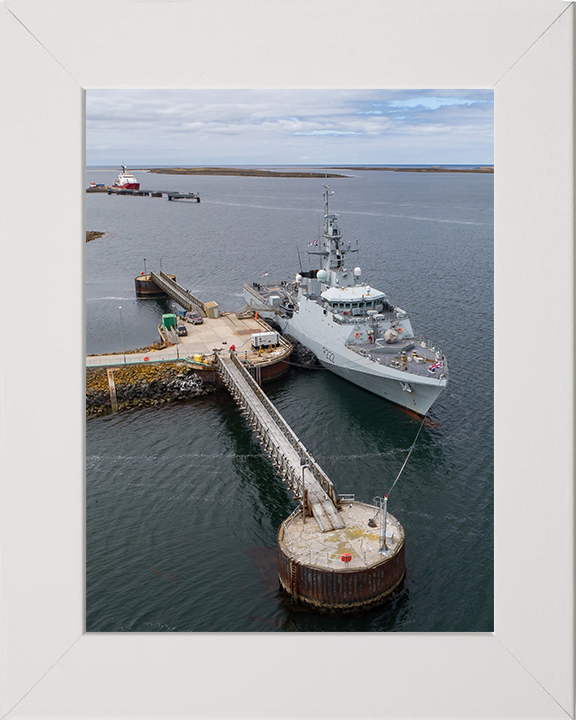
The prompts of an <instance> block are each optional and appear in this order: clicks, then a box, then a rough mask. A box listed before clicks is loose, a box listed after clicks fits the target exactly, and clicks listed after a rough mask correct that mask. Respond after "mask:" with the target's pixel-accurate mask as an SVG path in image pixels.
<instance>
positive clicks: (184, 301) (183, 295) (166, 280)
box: [150, 270, 206, 317]
mask: <svg viewBox="0 0 576 720" xmlns="http://www.w3.org/2000/svg"><path fill="white" fill-rule="evenodd" d="M150 277H151V279H152V280H153V281H154V282H155V283H156V285H158V287H159V288H160V290H163V291H164V292H165V293H166V295H169V296H170V297H171V298H172V300H174V301H175V302H177V303H178V305H180V306H181V307H183V308H184V310H197V311H198V312H199V313H200V315H202V317H206V307H205V306H204V303H203V302H202V301H201V300H198V298H196V297H194V295H192V293H191V292H189V291H188V290H186V289H185V288H183V287H182V285H178V283H177V282H176V280H172V278H171V277H170V276H169V275H166V273H165V272H162V270H160V272H159V273H155V272H151V273H150Z"/></svg>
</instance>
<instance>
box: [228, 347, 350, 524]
mask: <svg viewBox="0 0 576 720" xmlns="http://www.w3.org/2000/svg"><path fill="white" fill-rule="evenodd" d="M216 357H217V361H218V372H219V374H220V376H221V377H222V379H223V381H224V384H225V385H226V387H227V388H228V390H229V391H230V393H231V394H232V397H233V398H234V399H235V400H236V402H237V403H238V405H239V406H240V409H241V410H242V412H243V414H244V416H245V417H246V419H247V420H248V422H249V424H250V426H251V427H252V430H253V431H254V433H255V434H256V436H257V437H258V439H259V440H260V443H261V444H262V446H263V447H264V450H265V451H266V452H267V453H268V455H269V456H270V458H271V459H272V462H273V463H274V464H275V465H276V467H277V468H278V471H279V473H280V474H281V475H283V476H284V477H285V478H286V480H287V481H288V484H289V486H290V488H291V489H292V490H293V491H294V493H295V498H296V499H298V500H300V503H301V506H302V508H303V511H304V517H306V516H310V515H313V516H314V519H315V520H316V522H317V523H318V526H319V528H320V530H321V531H322V532H329V531H330V530H339V529H341V528H343V527H345V524H344V522H343V521H342V517H341V515H340V513H339V512H338V507H339V505H340V498H339V497H338V494H337V493H336V490H335V488H334V485H333V484H332V482H331V481H330V479H329V478H328V476H327V475H326V473H325V472H324V471H323V470H322V468H321V467H320V466H319V465H318V463H317V462H316V461H315V460H314V458H313V457H312V455H311V454H310V453H309V452H308V450H307V449H306V448H305V447H304V445H303V444H302V443H301V442H300V440H299V439H298V437H297V435H296V433H295V432H294V431H293V430H292V428H291V427H290V426H289V425H288V423H287V422H286V421H285V420H284V418H283V417H282V415H280V413H279V412H278V410H276V408H275V407H274V405H273V404H272V403H271V402H270V400H269V399H268V397H267V396H266V394H265V393H264V391H263V390H262V388H260V387H259V385H258V384H257V383H256V382H255V380H254V379H253V378H252V376H251V374H250V372H249V371H248V370H247V369H246V368H245V367H244V365H243V364H242V363H241V362H240V360H239V359H238V356H237V355H236V354H235V353H234V352H232V353H230V354H229V355H228V354H221V353H216Z"/></svg>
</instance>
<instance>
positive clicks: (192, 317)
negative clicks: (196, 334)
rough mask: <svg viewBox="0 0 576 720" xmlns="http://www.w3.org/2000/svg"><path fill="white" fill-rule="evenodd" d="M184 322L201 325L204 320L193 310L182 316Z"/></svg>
mask: <svg viewBox="0 0 576 720" xmlns="http://www.w3.org/2000/svg"><path fill="white" fill-rule="evenodd" d="M184 320H186V322H189V323H192V324H193V325H202V323H203V322H204V318H203V317H202V316H201V315H200V313H197V312H195V311H194V310H189V311H188V312H187V313H186V315H184Z"/></svg>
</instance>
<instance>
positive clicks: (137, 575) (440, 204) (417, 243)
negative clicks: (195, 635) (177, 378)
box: [86, 170, 494, 632]
mask: <svg viewBox="0 0 576 720" xmlns="http://www.w3.org/2000/svg"><path fill="white" fill-rule="evenodd" d="M116 174H117V173H115V172H112V171H103V170H99V171H98V170H91V171H88V172H87V180H88V182H90V181H91V180H94V181H96V182H104V183H106V184H108V185H111V184H112V182H113V180H114V178H115V176H116ZM134 174H135V175H137V177H138V180H140V182H141V189H159V190H162V189H164V190H177V191H180V192H199V193H200V195H201V198H202V202H201V203H199V204H197V203H191V202H186V201H179V202H174V201H173V202H168V201H167V199H166V198H165V197H164V198H162V199H160V198H151V197H129V196H108V195H107V194H88V195H87V196H86V205H87V211H86V214H87V229H88V230H99V231H103V232H104V233H105V235H104V236H103V237H102V238H100V239H98V240H95V241H92V242H90V243H88V244H87V245H86V352H87V353H103V352H121V351H122V350H123V348H124V347H126V349H128V348H136V347H143V346H145V345H148V344H150V343H152V342H154V341H155V340H157V338H158V332H157V325H158V322H159V320H160V316H161V315H162V314H163V313H165V312H170V311H172V310H176V309H177V308H176V306H175V305H173V304H172V302H171V301H170V300H168V299H165V300H142V299H137V298H136V297H135V293H134V278H135V277H136V276H137V275H139V274H140V273H141V272H143V271H144V269H146V271H147V272H148V271H150V270H155V271H158V270H160V269H163V270H164V272H167V273H172V274H174V275H176V277H177V280H178V282H179V283H180V284H182V285H183V286H184V287H186V288H189V289H190V290H191V291H192V293H193V294H194V295H196V296H197V297H200V298H201V299H202V300H204V301H210V300H215V301H216V302H217V303H218V304H219V306H220V308H221V309H223V310H235V309H238V308H239V307H241V306H242V305H243V304H244V299H243V296H242V283H243V282H247V283H251V282H253V281H262V276H263V275H264V273H265V272H267V271H268V276H267V278H269V279H271V280H280V279H285V278H288V277H293V276H294V274H295V273H296V272H297V271H298V270H299V269H300V262H301V264H302V267H303V269H304V270H306V269H309V268H315V267H318V265H317V262H318V260H317V258H316V257H314V256H308V254H307V252H306V250H307V247H308V244H309V243H310V242H311V241H312V239H313V238H314V237H315V236H316V235H318V233H319V231H320V228H321V225H322V214H323V200H322V194H323V184H324V180H323V179H304V178H257V177H216V176H183V177H182V176H174V175H158V174H149V173H144V172H136V171H135V173H134ZM349 174H350V176H351V177H349V178H344V179H331V180H330V181H329V182H330V188H331V190H333V191H334V195H333V196H331V198H330V210H331V211H333V212H336V213H339V214H340V216H341V220H340V228H341V230H342V233H343V237H344V239H345V240H346V241H348V240H349V241H350V242H351V247H352V249H353V250H356V249H358V252H357V253H354V254H351V255H350V256H349V258H350V262H349V264H350V265H351V266H356V265H358V266H360V267H361V269H362V277H363V279H364V280H365V281H366V282H368V283H369V284H371V285H373V286H374V287H376V288H378V289H381V290H383V291H385V292H386V293H387V294H388V296H389V299H390V301H391V302H392V303H393V304H395V305H398V306H399V307H401V308H403V309H405V310H407V311H408V313H409V314H410V317H411V321H412V326H413V328H414V330H415V333H416V335H417V336H420V335H422V336H424V337H425V338H426V339H430V340H433V341H434V342H435V344H436V345H437V347H439V348H440V349H441V350H442V351H443V352H444V353H445V354H446V356H447V358H448V363H449V368H450V379H449V384H448V387H447V389H446V390H445V391H444V393H443V394H442V395H441V396H440V398H439V399H438V400H437V402H436V403H435V404H434V405H433V407H432V410H431V411H430V413H429V421H427V422H426V423H425V425H424V427H423V429H422V432H421V433H420V436H419V438H418V442H417V444H416V447H415V449H414V451H413V453H412V455H411V457H410V460H409V462H408V464H407V466H406V468H405V470H404V472H403V473H402V475H401V477H400V480H399V481H398V484H397V485H396V486H395V488H394V490H393V492H392V493H391V495H390V498H389V510H390V512H391V513H392V514H394V515H395V516H396V517H397V518H398V519H399V520H400V522H401V523H402V524H403V526H404V528H405V531H406V579H405V581H404V583H403V585H402V587H401V588H400V589H399V591H398V592H396V593H395V594H394V596H393V597H392V598H391V599H390V600H389V601H388V602H386V603H385V604H384V605H382V606H380V607H379V608H375V609H372V610H369V611H365V612H361V613H354V614H351V615H333V614H325V613H324V614H323V613H318V612H315V611H312V610H307V609H302V608H300V607H298V606H293V605H292V604H291V603H290V602H289V600H287V599H286V597H285V596H284V595H283V594H282V593H281V592H280V591H279V587H278V579H277V572H276V533H277V531H278V527H279V525H280V523H281V522H282V520H284V519H285V518H286V517H287V516H288V515H289V514H290V512H291V511H292V510H293V508H294V507H295V503H294V501H293V500H292V499H291V497H290V495H289V493H288V492H287V489H286V486H285V485H284V484H283V483H282V482H281V480H280V479H279V478H278V477H277V475H276V474H275V472H274V469H273V467H272V465H271V464H270V462H269V461H268V460H267V458H266V456H265V455H264V454H263V452H262V450H261V448H260V446H259V444H258V442H257V441H256V439H255V438H254V436H253V435H252V433H251V431H250V429H249V427H248V426H247V424H246V423H245V421H244V419H243V416H242V415H241V414H240V411H239V410H238V408H237V407H236V405H235V403H234V402H233V400H232V399H231V398H230V396H228V395H227V394H226V393H225V392H224V391H222V392H219V393H216V394H212V395H210V396H207V397H203V398H200V399H196V400H191V401H189V402H185V403H177V404H172V405H164V406H161V407H157V408H148V409H144V410H131V411H126V412H120V413H118V414H116V415H109V416H106V417H95V418H90V419H88V420H87V437H86V456H87V457H86V467H87V470H86V505H87V506H86V566H87V567H86V623H87V630H88V631H89V632H90V631H99V632H117V631H133V632H218V631H219V632H270V631H272V632H281V631H332V632H341V631H344V632H350V631H363V632H364V631H403V632H440V631H442V632H480V631H481V632H488V631H491V630H492V629H493V469H494V465H493V175H491V174H466V173H431V174H430V173H418V172H409V173H408V172H403V173H395V172H379V171H351V172H350V173H349ZM298 252H299V255H300V259H299V255H298ZM120 308H121V309H120ZM266 392H267V393H268V395H269V397H270V398H271V400H272V401H273V402H274V404H275V405H276V407H277V408H278V409H279V411H280V412H281V413H282V414H283V416H284V417H285V419H286V420H287V421H288V423H289V424H290V425H291V427H292V428H293V429H294V431H295V432H296V433H297V434H298V436H299V437H300V438H301V440H302V441H303V442H304V444H305V445H306V446H307V447H308V448H309V449H310V451H311V452H312V454H313V455H314V457H315V458H316V460H317V461H318V463H319V464H320V466H321V467H322V468H323V469H324V470H325V471H326V472H327V474H328V476H329V477H330V479H331V480H332V481H333V483H334V485H335V487H336V489H337V491H338V492H340V493H354V494H355V495H356V499H357V500H360V501H365V502H372V500H373V498H374V497H376V496H381V495H384V494H385V493H386V492H388V491H389V489H390V487H391V486H392V484H393V482H394V480H395V478H396V476H397V474H398V472H399V471H400V468H401V466H402V463H403V462H404V460H405V458H406V455H407V453H408V451H409V449H410V446H411V445H412V443H413V441H414V438H415V436H416V433H417V432H418V428H419V426H420V421H419V420H418V419H417V418H415V417H414V416H412V415H411V414H409V413H407V412H406V411H404V410H403V409H402V408H399V407H396V406H394V405H391V404H389V403H387V402H386V401H385V400H383V399H381V398H378V397H376V396H374V395H372V394H370V393H368V392H366V391H363V390H361V389H360V388H357V387H356V386H354V385H351V384H350V383H348V382H346V381H345V380H342V379H340V378H337V377H336V376H334V375H333V374H331V373H329V372H328V371H325V370H303V369H299V368H293V369H292V370H291V371H290V373H289V374H288V375H287V376H286V377H284V378H282V379H281V380H279V381H277V382H275V383H274V384H272V385H268V386H266Z"/></svg>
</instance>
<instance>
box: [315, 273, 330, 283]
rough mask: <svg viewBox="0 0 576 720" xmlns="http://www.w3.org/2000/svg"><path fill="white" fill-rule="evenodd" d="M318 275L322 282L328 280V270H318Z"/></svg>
mask: <svg viewBox="0 0 576 720" xmlns="http://www.w3.org/2000/svg"><path fill="white" fill-rule="evenodd" d="M316 277H317V278H318V280H320V282H322V283H323V282H326V280H328V273H327V272H326V270H318V272H317V273H316Z"/></svg>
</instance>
